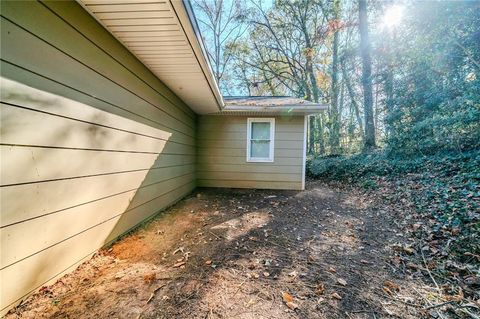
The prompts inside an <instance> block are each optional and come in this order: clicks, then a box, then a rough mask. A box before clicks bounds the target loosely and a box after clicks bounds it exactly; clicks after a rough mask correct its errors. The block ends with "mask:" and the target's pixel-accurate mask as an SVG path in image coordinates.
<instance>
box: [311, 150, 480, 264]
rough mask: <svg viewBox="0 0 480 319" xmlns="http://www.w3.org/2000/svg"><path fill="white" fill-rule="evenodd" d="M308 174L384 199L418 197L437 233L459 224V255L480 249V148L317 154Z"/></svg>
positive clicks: (417, 208) (422, 215)
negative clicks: (419, 153) (410, 153)
mask: <svg viewBox="0 0 480 319" xmlns="http://www.w3.org/2000/svg"><path fill="white" fill-rule="evenodd" d="M307 169H308V174H309V175H310V176H312V177H315V178H318V179H323V180H325V181H343V182H347V183H352V184H355V185H358V186H360V187H361V188H363V189H365V190H367V191H372V192H376V193H377V194H382V196H383V197H382V201H385V202H387V203H391V204H392V203H393V204H397V203H399V202H402V203H404V202H405V199H408V202H411V203H412V207H413V209H414V212H415V214H417V215H418V216H419V217H418V218H419V219H420V220H423V221H425V222H428V223H429V224H431V228H432V230H431V232H432V234H433V236H437V237H441V238H443V237H444V233H445V231H449V230H452V229H459V230H460V231H459V235H458V236H455V237H454V238H452V239H451V245H450V247H451V249H452V251H454V252H455V253H456V254H457V255H458V256H459V258H462V256H463V254H464V253H466V252H468V253H475V254H479V253H480V245H478V242H479V240H480V214H479V212H480V150H479V149H476V150H471V151H467V152H456V153H451V152H450V153H445V152H442V153H437V154H435V155H431V156H417V157H402V156H398V155H396V156H393V155H392V154H388V155H387V153H385V152H377V153H370V154H359V155H353V156H337V157H321V158H311V159H309V160H308V164H307ZM428 236H432V235H431V234H429V235H428Z"/></svg>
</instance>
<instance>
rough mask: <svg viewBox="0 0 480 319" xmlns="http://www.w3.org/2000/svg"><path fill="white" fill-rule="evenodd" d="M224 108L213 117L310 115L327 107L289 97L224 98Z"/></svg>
mask: <svg viewBox="0 0 480 319" xmlns="http://www.w3.org/2000/svg"><path fill="white" fill-rule="evenodd" d="M224 101H225V107H224V108H223V110H222V111H221V112H217V113H215V115H277V116H278V115H281V116H287V115H290V116H292V115H310V114H315V113H320V112H322V111H324V110H326V109H328V106H327V105H324V104H319V103H313V102H310V101H305V100H302V99H299V98H295V97H290V96H235V97H225V98H224Z"/></svg>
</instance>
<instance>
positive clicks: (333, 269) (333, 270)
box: [328, 267, 337, 272]
mask: <svg viewBox="0 0 480 319" xmlns="http://www.w3.org/2000/svg"><path fill="white" fill-rule="evenodd" d="M328 271H329V272H337V270H336V269H335V268H333V267H330V268H328Z"/></svg>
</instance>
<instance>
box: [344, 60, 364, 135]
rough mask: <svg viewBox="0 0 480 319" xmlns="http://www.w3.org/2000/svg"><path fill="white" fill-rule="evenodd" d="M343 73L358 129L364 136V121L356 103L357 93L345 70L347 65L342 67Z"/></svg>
mask: <svg viewBox="0 0 480 319" xmlns="http://www.w3.org/2000/svg"><path fill="white" fill-rule="evenodd" d="M342 72H343V79H344V80H345V86H346V87H347V91H348V95H349V96H350V100H351V102H352V106H353V109H354V111H355V117H356V118H357V123H358V127H359V129H360V134H361V136H363V134H364V131H363V121H362V118H361V117H360V109H359V107H358V104H357V101H355V92H353V88H352V83H351V82H350V78H349V77H348V75H347V71H346V70H345V64H343V67H342Z"/></svg>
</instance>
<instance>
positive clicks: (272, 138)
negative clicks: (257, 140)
mask: <svg viewBox="0 0 480 319" xmlns="http://www.w3.org/2000/svg"><path fill="white" fill-rule="evenodd" d="M252 123H269V124H270V147H269V156H268V157H252V156H251V154H250V153H251V146H252ZM274 145H275V118H273V117H268V118H267V117H249V118H247V162H254V163H272V162H273V161H274V150H275V147H274Z"/></svg>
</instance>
